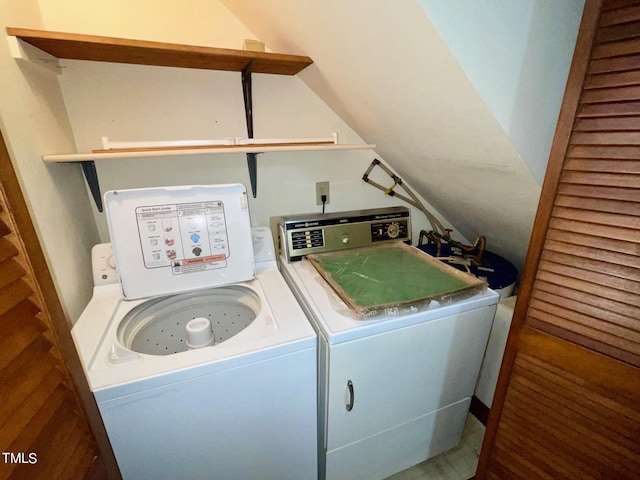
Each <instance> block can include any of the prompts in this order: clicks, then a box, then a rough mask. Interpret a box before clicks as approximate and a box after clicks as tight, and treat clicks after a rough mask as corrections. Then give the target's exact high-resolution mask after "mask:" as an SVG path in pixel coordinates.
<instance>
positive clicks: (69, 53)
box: [7, 27, 375, 211]
mask: <svg viewBox="0 0 640 480" xmlns="http://www.w3.org/2000/svg"><path fill="white" fill-rule="evenodd" d="M7 34H8V35H9V36H10V37H11V38H10V42H9V43H10V49H11V50H12V51H13V55H14V57H15V58H16V60H19V61H28V62H32V63H35V64H38V65H40V66H43V67H45V68H48V69H51V70H54V71H58V72H59V68H58V65H57V61H56V59H72V60H91V61H97V62H113V63H127V64H135V65H154V66H162V67H178V68H197V69H205V70H225V71H233V72H242V76H241V80H242V90H243V95H244V104H245V116H246V120H247V133H248V135H249V138H253V117H252V112H253V108H252V96H251V75H252V74H253V73H269V74H276V75H295V74H297V73H298V72H300V71H301V70H303V69H304V68H306V67H307V66H309V65H311V64H312V63H313V60H311V58H309V57H306V56H300V55H285V54H280V53H264V52H252V51H246V50H231V49H225V48H213V47H201V46H193V45H181V44H175V43H163V42H150V41H144V40H130V39H123V38H114V37H102V36H96V35H82V34H76V33H62V32H49V31H45V30H33V29H26V28H15V27H7ZM16 39H18V40H16ZM27 44H28V45H27ZM33 47H35V48H37V49H39V50H40V51H38V50H35V49H34V48H33ZM34 52H35V54H34ZM42 52H45V53H46V54H48V55H46V56H47V57H48V58H42V57H45V55H44V54H43V53H42ZM52 57H54V58H52ZM374 148H375V145H369V144H364V145H338V144H327V143H317V142H305V143H295V144H277V145H274V144H265V145H260V144H251V145H230V146H219V147H217V146H216V147H199V148H196V147H194V148H177V149H176V148H169V149H153V150H144V151H133V152H132V151H115V150H114V151H107V152H100V153H74V154H63V155H44V156H43V157H42V158H43V160H44V161H45V162H79V163H80V164H81V165H82V170H83V172H84V175H85V178H86V180H87V184H88V185H89V188H90V190H91V193H92V195H93V198H94V200H95V202H96V206H97V207H98V210H99V211H102V198H101V194H100V186H99V183H98V174H97V171H96V167H95V163H94V161H95V160H107V159H119V158H123V159H124V158H129V159H134V158H153V157H164V156H185V155H207V154H223V153H245V154H246V155H247V165H248V168H249V177H250V179H251V190H252V192H253V196H254V197H255V196H256V187H257V180H256V171H257V167H256V155H257V154H258V153H266V152H295V151H305V150H307V151H309V150H356V149H361V150H364V149H374Z"/></svg>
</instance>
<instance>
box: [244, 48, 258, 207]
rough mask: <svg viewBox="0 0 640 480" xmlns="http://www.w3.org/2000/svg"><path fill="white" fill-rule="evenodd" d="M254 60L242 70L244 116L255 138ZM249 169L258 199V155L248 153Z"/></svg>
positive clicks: (248, 133)
mask: <svg viewBox="0 0 640 480" xmlns="http://www.w3.org/2000/svg"><path fill="white" fill-rule="evenodd" d="M252 69H253V60H251V61H250V62H249V64H248V65H247V66H246V67H245V68H244V70H242V94H243V98H244V115H245V120H246V122H247V136H248V138H253V98H252V92H251V72H252ZM247 167H248V168H249V181H250V182H251V194H252V195H253V198H256V195H257V194H258V154H257V153H247Z"/></svg>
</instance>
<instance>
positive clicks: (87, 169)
mask: <svg viewBox="0 0 640 480" xmlns="http://www.w3.org/2000/svg"><path fill="white" fill-rule="evenodd" d="M81 164H82V172H83V173H84V178H85V180H86V181H87V185H89V190H91V195H93V200H94V202H96V207H97V208H98V211H99V212H102V196H101V195H100V184H99V183H98V172H97V171H96V164H95V163H94V161H93V160H85V161H83V162H81Z"/></svg>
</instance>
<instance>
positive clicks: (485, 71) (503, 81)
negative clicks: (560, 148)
mask: <svg viewBox="0 0 640 480" xmlns="http://www.w3.org/2000/svg"><path fill="white" fill-rule="evenodd" d="M419 2H420V4H421V5H422V7H423V8H424V10H425V12H426V13H427V16H428V17H429V20H431V22H432V23H433V25H434V26H435V28H436V30H438V33H439V34H440V35H441V36H442V38H443V40H444V41H445V43H446V44H447V46H448V47H449V48H450V49H451V51H452V53H453V54H454V56H455V57H456V59H457V60H458V62H459V63H460V66H461V67H462V68H463V70H464V71H465V73H466V75H467V76H468V77H469V79H470V80H471V82H472V83H473V85H474V87H475V88H476V90H477V91H478V93H479V94H480V96H481V97H482V99H483V100H484V101H485V103H486V104H487V107H488V108H489V110H490V111H491V113H493V115H494V116H495V118H496V120H497V121H498V123H499V124H500V125H501V126H502V128H503V129H504V131H505V132H506V134H507V135H508V137H509V139H510V140H511V141H512V143H513V145H514V147H515V148H516V150H518V152H519V154H520V156H521V157H522V159H523V160H524V161H525V162H526V164H527V166H528V167H529V169H530V170H531V173H532V174H533V176H534V177H535V179H536V181H537V182H538V183H539V184H542V181H543V179H544V174H545V171H546V166H547V161H548V158H549V151H550V149H551V142H552V140H553V134H554V132H555V126H556V123H557V120H558V113H559V111H560V104H561V102H562V97H563V94H564V86H565V83H566V80H567V75H568V72H569V66H570V63H571V58H572V57H573V49H574V46H575V41H576V37H577V34H578V28H579V26H580V18H581V14H582V9H583V7H584V0H561V1H558V0H518V1H517V2H514V1H512V0H450V1H447V2H443V1H441V0H419Z"/></svg>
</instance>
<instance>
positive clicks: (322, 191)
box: [316, 182, 331, 205]
mask: <svg viewBox="0 0 640 480" xmlns="http://www.w3.org/2000/svg"><path fill="white" fill-rule="evenodd" d="M323 195H326V196H327V200H326V201H325V202H324V204H325V205H329V203H331V202H330V201H329V200H330V197H329V182H316V205H322V203H323V202H322V196H323Z"/></svg>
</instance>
